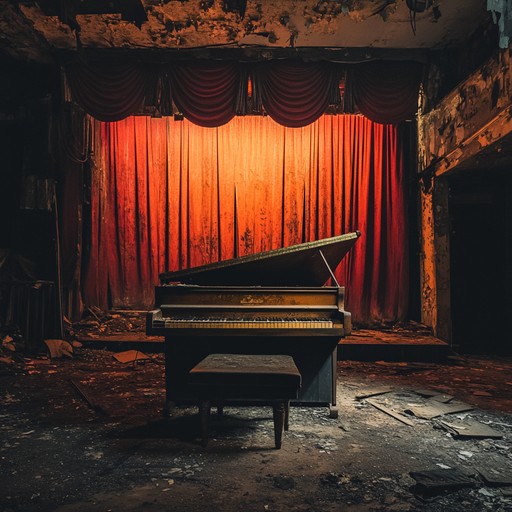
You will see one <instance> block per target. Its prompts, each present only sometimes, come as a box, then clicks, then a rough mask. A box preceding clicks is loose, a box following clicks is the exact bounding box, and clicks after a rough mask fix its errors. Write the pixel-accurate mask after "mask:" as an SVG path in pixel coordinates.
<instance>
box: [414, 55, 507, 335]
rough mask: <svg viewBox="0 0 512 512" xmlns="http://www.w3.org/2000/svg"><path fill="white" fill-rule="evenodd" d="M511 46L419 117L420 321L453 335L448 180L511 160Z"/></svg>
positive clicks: (443, 333) (436, 329)
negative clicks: (483, 166) (462, 173)
mask: <svg viewBox="0 0 512 512" xmlns="http://www.w3.org/2000/svg"><path fill="white" fill-rule="evenodd" d="M511 140H512V51H511V50H509V49H507V50H500V51H498V52H497V53H496V54H495V55H494V56H493V57H492V58H491V59H490V60H489V61H487V62H486V63H485V64H484V65H483V66H481V67H480V68H479V69H478V70H477V71H476V72H475V73H473V74H472V75H470V76H469V77H468V78H467V79H466V80H465V81H463V82H462V83H461V84H460V85H459V86H457V87H456V88H454V89H453V90H452V91H451V92H450V93H449V94H448V95H447V96H445V97H444V99H442V100H441V101H440V103H439V104H438V105H437V106H436V107H435V108H434V109H433V110H431V111H429V112H427V113H424V114H422V115H420V116H419V120H418V168H419V172H420V173H421V175H422V179H421V180H420V183H421V184H422V187H421V190H420V211H421V220H420V237H421V262H420V263H421V301H422V303H421V320H422V322H423V323H425V324H427V325H429V326H431V327H433V329H434V332H435V333H436V335H437V336H439V337H440V338H442V339H444V340H445V341H450V340H451V315H450V218H449V215H450V212H449V201H448V197H449V189H448V183H447V179H448V178H449V176H450V175H452V174H453V173H454V172H469V171H468V169H471V168H474V167H475V166H479V165H480V166H481V165H482V162H483V163H484V165H485V166H487V167H490V166H492V165H493V162H498V161H499V162H501V163H503V162H507V161H508V159H510V161H511V162H512V151H511V148H512V144H511V142H510V141H511Z"/></svg>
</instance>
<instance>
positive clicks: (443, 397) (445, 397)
mask: <svg viewBox="0 0 512 512" xmlns="http://www.w3.org/2000/svg"><path fill="white" fill-rule="evenodd" d="M454 398H455V397H454V396H452V395H445V394H444V393H441V394H439V395H434V396H431V397H429V401H430V400H433V401H434V402H441V403H443V404H447V403H448V402H451V401H452V400H453V399H454Z"/></svg>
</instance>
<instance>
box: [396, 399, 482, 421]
mask: <svg viewBox="0 0 512 512" xmlns="http://www.w3.org/2000/svg"><path fill="white" fill-rule="evenodd" d="M473 409H474V407H472V406H471V405H468V404H464V403H462V402H458V403H450V404H443V403H441V402H435V401H433V402H432V403H430V404H428V405H411V406H410V407H409V408H408V409H406V410H405V412H410V413H411V414H414V416H416V417H418V418H422V419H425V420H431V419H432V418H437V417H438V416H444V415H445V414H454V413H457V412H465V411H472V410H473Z"/></svg>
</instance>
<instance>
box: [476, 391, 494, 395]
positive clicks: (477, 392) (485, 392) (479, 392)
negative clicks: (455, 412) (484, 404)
mask: <svg viewBox="0 0 512 512" xmlns="http://www.w3.org/2000/svg"><path fill="white" fill-rule="evenodd" d="M473 396H492V393H489V391H473Z"/></svg>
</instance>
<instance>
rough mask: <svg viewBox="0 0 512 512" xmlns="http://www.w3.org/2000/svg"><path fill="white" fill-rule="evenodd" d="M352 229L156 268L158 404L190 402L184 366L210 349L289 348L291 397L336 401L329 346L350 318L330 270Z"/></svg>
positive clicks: (153, 323) (352, 238)
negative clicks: (296, 374) (294, 387)
mask: <svg viewBox="0 0 512 512" xmlns="http://www.w3.org/2000/svg"><path fill="white" fill-rule="evenodd" d="M359 236H360V233H359V232H358V231H356V232H353V233H347V234H344V235H340V236H335V237H332V238H326V239H322V240H318V241H314V242H307V243H303V244H299V245H294V246H291V247H287V248H283V249H276V250H273V251H268V252H263V253H258V254H254V255H250V256H244V257H240V258H235V259H231V260H225V261H220V262H217V263H212V264H209V265H203V266H199V267H194V268H190V269H186V270H179V271H175V272H164V273H162V274H160V284H159V286H157V287H156V288H155V309H153V310H152V311H149V312H148V313H147V321H146V332H147V333H148V334H150V335H156V336H164V337H165V375H166V378H165V379H166V406H165V408H164V411H165V412H169V411H170V409H171V408H172V407H173V406H174V405H191V404H194V403H196V400H197V397H196V396H194V392H193V390H192V389H191V387H190V386H189V385H188V373H189V371H190V370H191V369H192V368H193V367H194V366H195V365H196V364H197V363H199V361H201V360H202V359H203V358H204V357H206V356H207V355H209V354H212V353H229V354H285V355H291V356H292V357H293V358H294V360H295V364H296V365H297V368H298V369H299V371H300V372H301V375H302V388H301V390H300V392H299V396H298V403H300V404H304V405H331V406H334V405H336V360H337V357H336V348H337V345H338V342H339V340H340V338H342V337H344V336H346V335H348V334H350V332H351V329H352V323H351V315H350V313H349V312H348V311H345V309H344V292H345V290H344V287H341V286H339V285H338V284H337V282H336V278H335V275H334V272H333V271H334V269H335V268H336V267H337V266H338V264H339V263H340V262H341V260H342V259H343V257H344V256H345V255H346V254H347V252H348V251H349V250H350V249H351V248H352V246H353V245H354V243H355V242H356V240H357V239H358V238H359ZM328 281H331V283H330V285H329V286H324V285H325V284H326V283H327V282H328Z"/></svg>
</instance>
